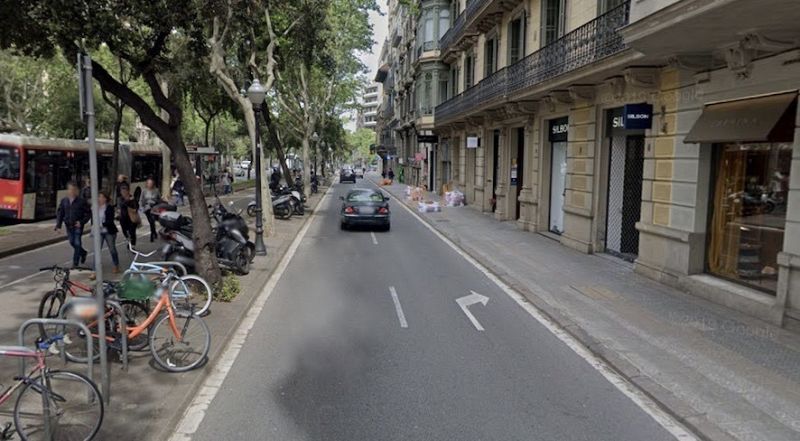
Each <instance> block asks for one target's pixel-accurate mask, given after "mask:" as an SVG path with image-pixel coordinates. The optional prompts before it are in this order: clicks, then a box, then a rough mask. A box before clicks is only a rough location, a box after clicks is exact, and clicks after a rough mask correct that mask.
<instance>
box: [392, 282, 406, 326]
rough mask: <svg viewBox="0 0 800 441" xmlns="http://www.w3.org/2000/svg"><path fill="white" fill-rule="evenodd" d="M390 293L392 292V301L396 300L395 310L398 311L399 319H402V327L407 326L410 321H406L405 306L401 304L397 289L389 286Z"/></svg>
mask: <svg viewBox="0 0 800 441" xmlns="http://www.w3.org/2000/svg"><path fill="white" fill-rule="evenodd" d="M389 293H391V294H392V301H394V310H395V311H397V319H398V320H400V327H401V328H407V327H408V322H407V321H406V315H405V314H403V307H402V306H400V298H399V297H397V290H395V289H394V286H390V287H389Z"/></svg>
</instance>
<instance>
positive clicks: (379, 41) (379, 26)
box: [345, 0, 389, 131]
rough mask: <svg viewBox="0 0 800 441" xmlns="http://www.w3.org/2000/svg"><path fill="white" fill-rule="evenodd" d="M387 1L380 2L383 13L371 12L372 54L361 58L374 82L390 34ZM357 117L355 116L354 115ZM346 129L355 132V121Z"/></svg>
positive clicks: (369, 53) (368, 75)
mask: <svg viewBox="0 0 800 441" xmlns="http://www.w3.org/2000/svg"><path fill="white" fill-rule="evenodd" d="M386 2H387V0H378V7H379V8H380V10H381V12H380V13H378V12H370V14H369V22H370V23H371V24H372V32H373V34H372V40H373V41H374V43H373V44H372V52H366V53H363V54H361V56H360V57H359V58H360V59H361V61H362V62H363V63H364V64H365V65H366V66H367V68H368V69H369V72H368V73H367V79H368V80H369V81H370V82H372V80H373V79H374V78H375V72H376V71H377V70H378V57H380V56H381V47H382V46H383V40H385V39H386V36H387V35H386V34H388V33H389V16H388V15H387V12H388V9H387V4H386ZM353 117H355V114H354V115H353ZM345 129H347V130H350V131H354V130H355V129H356V123H355V121H350V122H349V123H348V124H347V125H345Z"/></svg>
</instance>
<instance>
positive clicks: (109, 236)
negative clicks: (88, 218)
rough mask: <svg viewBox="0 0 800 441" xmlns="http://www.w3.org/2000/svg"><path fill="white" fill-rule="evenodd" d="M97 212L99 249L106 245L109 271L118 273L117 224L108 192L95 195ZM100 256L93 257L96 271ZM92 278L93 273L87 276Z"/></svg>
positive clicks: (93, 276)
mask: <svg viewBox="0 0 800 441" xmlns="http://www.w3.org/2000/svg"><path fill="white" fill-rule="evenodd" d="M97 213H98V215H99V216H100V249H102V248H103V244H105V246H106V247H108V252H109V253H110V254H111V263H112V264H113V265H114V266H113V267H112V268H111V272H112V273H114V274H117V273H119V254H117V231H118V230H117V224H116V223H115V222H114V206H113V205H111V204H110V203H109V198H108V194H106V192H104V191H101V192H100V193H99V194H98V195H97ZM100 259H102V257H98V256H95V257H94V270H95V272H96V271H97V265H99V264H100ZM89 278H90V279H92V280H94V278H95V274H94V273H93V274H92V275H90V276H89Z"/></svg>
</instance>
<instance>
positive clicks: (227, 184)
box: [219, 170, 232, 194]
mask: <svg viewBox="0 0 800 441" xmlns="http://www.w3.org/2000/svg"><path fill="white" fill-rule="evenodd" d="M219 182H220V184H222V194H230V193H232V191H231V178H230V173H228V171H227V170H226V171H224V172H222V174H221V175H220V178H219Z"/></svg>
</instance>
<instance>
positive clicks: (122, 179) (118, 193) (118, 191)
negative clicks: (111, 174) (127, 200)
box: [114, 174, 130, 205]
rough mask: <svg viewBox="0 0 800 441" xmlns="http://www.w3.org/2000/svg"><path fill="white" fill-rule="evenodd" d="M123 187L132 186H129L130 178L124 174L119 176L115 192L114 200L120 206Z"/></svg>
mask: <svg viewBox="0 0 800 441" xmlns="http://www.w3.org/2000/svg"><path fill="white" fill-rule="evenodd" d="M123 185H130V184H128V177H127V176H125V175H122V174H120V175H117V185H116V188H115V190H114V191H115V192H116V194H115V195H114V200H115V201H116V203H117V205H119V199H120V197H121V196H122V194H121V191H122V186H123Z"/></svg>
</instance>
